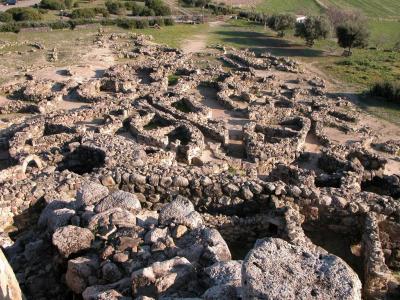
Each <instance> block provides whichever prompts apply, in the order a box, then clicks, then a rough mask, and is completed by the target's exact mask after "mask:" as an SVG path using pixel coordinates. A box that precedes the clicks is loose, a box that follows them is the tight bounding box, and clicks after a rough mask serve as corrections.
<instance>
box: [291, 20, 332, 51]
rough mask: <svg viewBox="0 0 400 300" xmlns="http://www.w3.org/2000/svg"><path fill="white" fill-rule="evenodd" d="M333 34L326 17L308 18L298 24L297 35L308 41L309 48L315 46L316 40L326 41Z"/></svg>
mask: <svg viewBox="0 0 400 300" xmlns="http://www.w3.org/2000/svg"><path fill="white" fill-rule="evenodd" d="M330 32H331V24H330V22H329V20H328V19H327V18H326V17H324V16H317V17H307V18H306V19H305V20H304V21H303V22H298V23H297V24H296V32H295V35H296V36H298V37H301V38H303V39H305V40H306V44H307V46H309V47H312V46H314V43H315V40H319V39H326V38H327V37H328V36H329V34H330Z"/></svg>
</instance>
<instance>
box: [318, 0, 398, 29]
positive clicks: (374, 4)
mask: <svg viewBox="0 0 400 300" xmlns="http://www.w3.org/2000/svg"><path fill="white" fill-rule="evenodd" d="M323 2H324V3H326V4H327V5H333V6H336V7H339V8H352V9H359V10H361V11H363V12H364V13H365V14H366V15H368V16H371V17H383V18H389V17H400V1H398V0H323ZM399 31H400V24H399Z"/></svg>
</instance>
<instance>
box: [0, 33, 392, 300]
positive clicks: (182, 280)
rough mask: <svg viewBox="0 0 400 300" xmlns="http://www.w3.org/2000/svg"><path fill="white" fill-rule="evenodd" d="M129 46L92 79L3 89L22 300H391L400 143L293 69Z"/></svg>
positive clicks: (10, 211) (138, 39)
mask: <svg viewBox="0 0 400 300" xmlns="http://www.w3.org/2000/svg"><path fill="white" fill-rule="evenodd" d="M124 38H126V36H123V35H121V36H117V35H112V36H107V35H103V34H100V35H99V36H98V37H97V43H98V44H99V45H100V44H102V41H104V40H107V39H108V40H109V41H118V40H121V39H124ZM123 45H125V47H123V46H121V44H117V43H116V44H115V45H114V49H115V51H117V53H118V55H119V56H120V57H125V58H129V59H130V61H129V62H128V63H120V64H117V65H115V66H113V67H111V68H109V69H108V70H105V71H104V72H102V74H101V76H98V77H96V78H87V79H86V80H78V81H77V80H75V79H74V76H73V74H71V73H70V72H65V80H63V81H55V80H43V79H36V78H35V74H31V75H30V76H29V78H28V79H27V80H25V81H22V82H18V83H13V84H10V85H6V86H3V87H2V91H3V92H4V93H6V94H7V96H8V98H9V99H10V101H9V102H7V104H6V105H5V106H2V107H1V108H0V113H1V114H3V115H9V114H17V115H16V117H15V118H13V119H11V120H10V119H8V120H6V121H2V123H0V126H1V127H0V153H1V154H2V156H1V157H5V159H3V160H1V161H0V162H1V164H0V167H1V168H0V183H1V185H0V203H1V205H0V226H1V228H2V234H1V246H2V249H3V250H4V253H5V255H6V257H7V259H8V261H9V263H10V265H11V267H12V269H13V271H14V273H15V277H16V279H17V281H18V283H19V285H20V287H21V289H22V292H23V293H24V295H25V296H26V297H27V298H28V299H71V298H74V297H77V298H78V299H85V300H89V299H90V300H91V299H189V298H190V299H278V298H279V299H361V298H364V299H396V298H397V297H399V295H400V290H399V273H398V272H399V271H400V239H399V236H400V223H399V222H400V202H399V197H400V180H399V179H400V178H399V174H398V173H397V174H395V173H393V174H388V173H387V172H386V165H387V163H388V160H387V155H397V152H398V145H399V143H398V141H393V140H392V141H387V142H385V141H378V140H377V139H376V138H374V133H373V132H371V130H370V129H369V128H366V127H365V126H363V125H362V124H361V123H360V122H359V120H360V112H359V111H358V110H357V109H356V108H355V107H354V106H353V105H352V104H351V103H350V102H349V101H347V100H345V99H343V98H338V97H334V96H331V95H329V94H328V93H326V92H325V83H324V81H323V80H322V79H320V78H316V77H315V76H314V77H310V78H308V77H307V74H306V73H304V72H302V70H301V66H300V65H299V64H297V63H296V62H294V61H292V60H290V59H286V58H277V57H274V56H272V55H270V54H268V53H259V54H256V53H253V52H251V51H248V50H236V49H226V48H223V49H222V50H221V51H214V52H213V54H212V55H213V58H214V59H216V60H218V61H220V62H221V64H219V65H218V66H207V67H203V68H198V67H197V65H196V57H195V56H193V55H185V54H183V53H182V52H181V51H179V50H176V49H171V48H168V47H165V46H159V45H156V44H153V43H152V42H150V41H148V40H147V39H146V38H144V37H143V36H129V37H128V41H127V42H125V43H123ZM172 75H173V76H175V77H176V78H178V79H177V81H176V82H175V83H171V82H170V80H169V77H170V76H172ZM68 101H70V102H74V101H75V102H77V103H80V104H81V105H80V107H77V108H72V109H69V108H66V109H60V107H62V105H64V104H65V103H66V102H68ZM332 130H336V131H340V132H341V133H342V134H349V133H352V134H359V135H360V136H362V137H363V141H364V142H349V143H337V142H335V140H334V139H332V138H331V136H330V131H332ZM310 140H311V141H312V142H310ZM367 142H368V143H369V144H368V145H367ZM312 145H314V147H312V149H311V148H310V146H312ZM374 149H375V150H374ZM379 151H380V152H379ZM383 153H385V155H386V156H384V155H383ZM3 261H4V259H3V260H1V261H0V262H3ZM0 269H1V268H0ZM1 270H2V269H1ZM8 270H9V269H8ZM1 272H3V271H1ZM1 272H0V276H1V275H2V273H1ZM8 272H9V273H12V272H11V271H8ZM10 278H11V277H10ZM10 281H13V280H11V279H10ZM2 282H3V280H2ZM4 282H6V281H4ZM12 284H14V286H15V280H14V281H13V282H12V283H10V285H12ZM4 290H7V286H5V287H3V286H2V288H1V291H4ZM16 297H17V298H19V296H16Z"/></svg>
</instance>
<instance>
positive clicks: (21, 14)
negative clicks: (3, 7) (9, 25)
mask: <svg viewBox="0 0 400 300" xmlns="http://www.w3.org/2000/svg"><path fill="white" fill-rule="evenodd" d="M6 12H7V13H9V14H11V15H12V17H13V19H14V21H40V20H41V19H42V15H41V14H40V13H39V11H38V10H37V9H35V8H32V7H14V8H11V9H8V10H7V11H6Z"/></svg>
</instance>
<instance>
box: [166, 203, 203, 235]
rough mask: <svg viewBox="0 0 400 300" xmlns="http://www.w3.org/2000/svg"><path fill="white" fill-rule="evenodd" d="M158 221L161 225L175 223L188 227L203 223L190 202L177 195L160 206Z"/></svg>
mask: <svg viewBox="0 0 400 300" xmlns="http://www.w3.org/2000/svg"><path fill="white" fill-rule="evenodd" d="M159 223H160V224H162V225H169V224H170V223H175V224H182V225H185V226H187V227H189V228H197V227H200V226H202V225H203V220H202V218H201V216H200V214H199V213H198V212H196V211H195V210H194V206H193V204H192V202H190V201H189V200H188V199H187V198H184V197H182V196H177V197H176V199H175V200H173V201H172V202H171V203H169V204H167V205H165V206H164V207H163V208H162V210H161V211H160V215H159Z"/></svg>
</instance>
